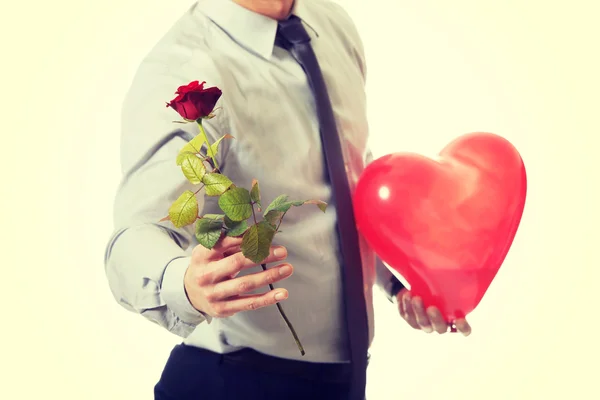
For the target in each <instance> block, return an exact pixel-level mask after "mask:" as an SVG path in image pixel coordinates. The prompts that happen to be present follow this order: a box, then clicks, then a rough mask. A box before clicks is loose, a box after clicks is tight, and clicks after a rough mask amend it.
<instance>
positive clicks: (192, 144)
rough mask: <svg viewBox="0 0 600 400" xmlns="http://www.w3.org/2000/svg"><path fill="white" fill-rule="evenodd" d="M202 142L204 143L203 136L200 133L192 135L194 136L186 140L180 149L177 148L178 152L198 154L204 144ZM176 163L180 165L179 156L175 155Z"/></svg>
mask: <svg viewBox="0 0 600 400" xmlns="http://www.w3.org/2000/svg"><path fill="white" fill-rule="evenodd" d="M204 143H206V142H205V141H204V138H203V137H202V135H200V134H199V135H196V136H194V138H193V139H192V140H190V141H189V142H187V143H186V145H185V146H183V148H182V149H181V150H179V154H183V153H192V154H199V153H200V149H202V145H204ZM177 165H181V163H180V159H179V156H177Z"/></svg>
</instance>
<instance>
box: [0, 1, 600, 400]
mask: <svg viewBox="0 0 600 400" xmlns="http://www.w3.org/2000/svg"><path fill="white" fill-rule="evenodd" d="M7 3H8V4H7ZM343 3H344V4H345V5H346V7H347V9H348V11H349V12H350V13H351V14H352V16H353V17H354V19H355V21H356V23H357V25H358V28H359V30H360V31H361V33H362V35H363V38H364V42H365V46H366V50H367V56H368V60H369V79H368V80H369V83H368V85H369V88H368V90H369V96H370V109H369V114H370V121H371V127H372V133H373V143H372V145H373V148H374V150H375V153H376V155H377V156H380V155H383V154H385V153H386V152H392V151H400V150H409V151H416V152H421V153H425V154H433V153H435V152H436V151H438V150H439V149H441V147H442V146H443V145H444V144H446V142H448V141H449V140H451V139H453V138H454V137H456V136H458V135H460V134H462V133H466V132H470V131H476V130H486V131H491V132H495V133H498V134H501V135H503V136H505V137H506V138H508V139H509V140H510V141H512V142H513V143H514V144H515V145H516V146H517V148H518V149H520V151H521V153H522V156H523V158H524V160H525V162H526V164H527V168H528V172H529V180H530V186H529V198H528V202H527V205H526V212H525V215H524V219H523V222H522V226H521V229H520V231H519V233H518V235H517V237H516V241H515V244H514V246H513V248H512V250H511V252H510V254H509V256H508V258H507V259H506V262H505V264H504V266H503V268H502V270H501V271H500V273H499V275H498V277H497V279H496V280H495V281H494V283H493V285H492V287H491V288H490V290H489V291H488V293H487V295H486V297H485V298H484V300H483V301H482V303H481V304H480V306H479V308H478V309H477V310H476V311H475V312H473V313H472V315H471V316H470V320H471V322H472V325H473V327H474V333H473V335H472V336H471V337H470V338H468V339H465V338H462V337H459V336H458V335H444V336H437V335H426V334H424V333H421V332H416V331H412V330H411V329H410V328H408V327H407V326H405V325H404V324H403V323H402V321H401V320H400V318H399V316H398V315H397V312H396V310H395V309H394V307H393V306H392V305H390V304H389V303H387V302H386V301H385V300H384V299H383V296H381V295H380V294H379V293H377V297H376V311H377V317H376V323H377V335H376V339H375V343H374V345H373V348H372V353H373V362H372V365H371V367H370V369H369V388H368V394H369V400H379V399H382V400H385V399H392V400H395V399H410V400H413V399H415V400H418V399H427V400H429V399H438V398H439V399H445V400H454V399H456V400H458V399H461V400H479V399H503V400H504V399H527V400H530V399H562V398H564V399H566V398H567V396H569V397H568V398H571V397H573V398H574V399H586V400H587V399H600V388H599V386H598V374H599V372H600V366H598V362H599V360H600V346H599V345H598V340H597V336H598V335H599V334H600V329H599V328H600V324H599V322H598V319H599V316H598V309H597V307H598V300H597V295H596V293H597V292H598V288H599V286H600V279H599V278H600V274H599V272H598V267H599V263H598V261H599V259H598V256H597V250H596V249H597V248H598V247H599V246H598V244H597V242H598V240H599V239H600V235H599V234H598V231H597V227H598V222H599V221H598V210H597V207H598V205H599V200H600V198H599V196H598V172H600V168H599V163H598V162H597V161H594V157H595V156H597V153H598V152H597V145H598V144H599V143H600V141H599V140H598V135H599V134H600V129H599V128H600V124H599V123H598V120H599V119H600V107H599V106H600V101H599V90H600V79H599V77H598V73H599V71H600V62H599V60H598V58H597V57H598V46H599V45H598V41H599V39H600V24H598V20H597V16H598V11H599V6H598V5H597V4H598V2H597V1H593V0H590V1H584V0H572V1H569V2H566V1H558V0H557V1H538V0H520V1H517V0H505V1H502V2H499V1H495V0H494V1H493V0H478V1H477V0H454V1H447V0H422V1H419V2H417V1H407V0H406V1H391V0H388V1H369V2H367V1H359V0H346V1H344V2H343ZM189 4H191V0H178V1H158V0H94V1H91V0H79V1H75V0H72V1H69V0H55V1H49V0H48V1H43V2H42V1H27V2H25V1H23V2H5V3H3V7H2V12H1V17H0V19H1V21H0V22H1V24H0V33H1V35H0V37H1V39H0V40H1V41H2V49H3V50H2V51H3V52H4V54H3V56H2V57H1V60H2V61H1V64H0V65H1V67H0V68H1V72H2V73H1V74H0V76H1V78H0V79H2V81H3V82H2V86H1V88H2V97H1V98H2V100H0V102H1V103H2V104H0V106H1V107H0V110H1V111H0V112H1V113H2V126H3V129H2V137H3V142H2V143H3V144H2V145H1V146H0V151H1V152H2V156H1V158H0V162H1V167H2V177H3V179H2V183H3V191H2V193H3V195H2V197H1V198H2V209H1V213H2V219H3V222H4V225H3V226H4V227H5V228H4V230H3V232H4V235H5V236H4V239H3V241H2V243H3V250H2V252H1V255H2V258H3V259H2V268H3V273H2V275H1V278H2V280H1V290H0V293H1V295H2V298H3V302H2V313H1V314H0V320H1V321H2V322H1V323H2V330H1V332H2V339H1V342H2V345H1V346H2V349H1V353H0V365H1V371H0V392H1V393H2V395H0V397H2V398H3V399H46V398H57V399H58V398H60V399H80V400H86V399H111V400H120V399H150V398H152V396H151V393H152V386H153V385H154V383H155V382H156V380H157V379H158V377H159V374H160V372H161V370H162V367H163V365H164V362H165V360H166V358H167V356H168V354H169V352H170V350H171V348H172V346H173V345H174V344H175V343H177V342H178V341H179V339H178V338H176V337H175V336H172V335H170V334H169V333H168V332H167V331H166V330H162V329H161V328H159V327H157V326H155V325H153V324H151V323H150V322H147V321H146V320H144V319H143V318H142V317H139V316H136V315H135V314H132V313H128V312H126V311H125V310H124V309H122V308H120V307H119V306H118V305H117V304H116V303H115V302H114V300H113V299H112V297H111V295H110V292H109V289H108V287H107V282H106V279H105V276H104V271H103V265H102V257H103V250H104V245H105V243H106V240H107V239H108V236H109V234H110V231H111V205H112V199H113V195H114V191H115V189H116V186H117V183H118V178H119V165H118V135H119V132H118V117H119V111H120V102H121V99H122V97H123V95H124V91H125V89H126V87H127V85H128V83H129V80H130V79H131V77H132V75H133V73H134V71H135V69H136V67H137V65H138V62H139V60H140V58H141V57H142V56H143V55H144V54H145V53H146V52H147V51H148V49H149V48H150V46H152V45H153V44H154V43H155V41H156V40H157V39H158V38H159V37H160V36H161V35H162V34H163V32H164V31H165V30H166V29H167V28H168V27H169V26H170V24H171V23H172V22H173V21H174V20H175V19H176V18H177V17H179V15H180V14H181V13H182V12H183V11H185V9H186V8H187V7H188V5H189ZM198 78H199V79H201V77H198ZM157 106H158V107H160V104H159V105H157ZM7 178H8V179H7ZM594 245H595V246H594ZM593 246H594V247H595V248H594V247H593Z"/></svg>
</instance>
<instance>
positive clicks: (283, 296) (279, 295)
mask: <svg viewBox="0 0 600 400" xmlns="http://www.w3.org/2000/svg"><path fill="white" fill-rule="evenodd" d="M285 299H287V292H277V293H275V300H277V301H281V300H285Z"/></svg>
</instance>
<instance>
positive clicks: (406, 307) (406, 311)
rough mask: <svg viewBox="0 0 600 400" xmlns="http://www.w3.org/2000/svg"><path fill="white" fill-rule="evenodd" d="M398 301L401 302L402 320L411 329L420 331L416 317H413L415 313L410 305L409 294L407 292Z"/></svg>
mask: <svg viewBox="0 0 600 400" xmlns="http://www.w3.org/2000/svg"><path fill="white" fill-rule="evenodd" d="M400 300H401V301H400V303H401V304H402V311H401V312H403V313H402V318H404V319H405V320H406V322H408V324H409V325H410V326H411V327H413V328H415V329H421V327H420V326H419V324H418V323H417V317H416V316H415V312H414V310H413V307H412V304H411V301H410V300H411V296H410V293H409V292H408V291H407V292H406V293H404V294H403V295H402V298H401V299H400Z"/></svg>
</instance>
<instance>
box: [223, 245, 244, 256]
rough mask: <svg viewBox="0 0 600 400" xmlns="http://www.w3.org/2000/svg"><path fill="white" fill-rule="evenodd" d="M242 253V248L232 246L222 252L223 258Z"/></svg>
mask: <svg viewBox="0 0 600 400" xmlns="http://www.w3.org/2000/svg"><path fill="white" fill-rule="evenodd" d="M240 251H242V246H233V247H230V248H229V249H227V250H225V251H224V252H223V256H224V257H229V256H232V255H234V254H235V253H239V252H240Z"/></svg>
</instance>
